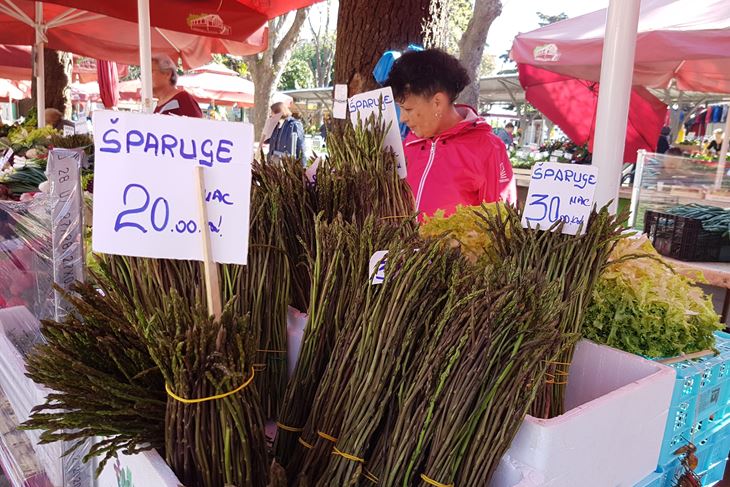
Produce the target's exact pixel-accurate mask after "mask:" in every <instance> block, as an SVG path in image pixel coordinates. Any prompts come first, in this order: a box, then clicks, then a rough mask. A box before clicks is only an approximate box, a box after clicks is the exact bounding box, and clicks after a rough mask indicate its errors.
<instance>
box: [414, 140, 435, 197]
mask: <svg viewBox="0 0 730 487" xmlns="http://www.w3.org/2000/svg"><path fill="white" fill-rule="evenodd" d="M438 141H439V139H434V140H433V143H432V144H431V153H430V154H429V156H428V163H427V164H426V169H425V170H424V171H423V176H421V182H420V183H419V185H418V194H417V195H416V210H420V209H421V197H422V196H423V188H424V186H425V185H426V178H427V177H428V173H429V172H431V166H433V160H434V158H435V156H436V143H437V142H438Z"/></svg>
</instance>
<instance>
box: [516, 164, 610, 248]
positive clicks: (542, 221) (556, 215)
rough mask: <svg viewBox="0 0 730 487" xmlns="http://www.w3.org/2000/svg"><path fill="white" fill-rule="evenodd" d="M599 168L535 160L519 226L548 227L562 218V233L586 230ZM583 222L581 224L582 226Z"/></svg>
mask: <svg viewBox="0 0 730 487" xmlns="http://www.w3.org/2000/svg"><path fill="white" fill-rule="evenodd" d="M597 182H598V168H596V167H594V166H587V165H586V166H583V165H567V164H560V163H552V162H538V163H537V164H535V166H533V168H532V175H531V176H530V189H529V192H528V195H527V201H526V203H525V212H524V215H523V217H522V226H523V227H528V226H529V227H531V228H539V229H542V230H547V229H548V228H550V227H551V226H552V225H553V224H554V223H555V222H557V221H563V222H564V225H563V233H567V234H570V235H575V234H576V233H578V229H579V228H580V229H581V234H583V233H585V230H586V228H585V227H586V224H587V223H588V218H589V217H590V214H591V211H592V210H593V197H594V193H595V191H596V183H597ZM581 225H582V227H581Z"/></svg>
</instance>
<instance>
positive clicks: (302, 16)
mask: <svg viewBox="0 0 730 487" xmlns="http://www.w3.org/2000/svg"><path fill="white" fill-rule="evenodd" d="M308 14H309V8H303V9H299V10H297V13H296V14H295V15H294V21H293V22H292V24H291V26H290V27H289V29H288V30H287V31H286V32H284V25H285V24H286V20H287V17H288V14H287V15H282V16H280V17H277V18H276V19H274V20H270V21H269V46H268V47H267V48H266V50H265V51H264V52H263V53H261V54H255V55H252V56H245V57H244V58H243V60H244V61H245V62H246V64H247V65H248V70H249V72H250V73H251V79H252V80H253V84H254V88H255V90H256V91H255V92H254V106H253V122H254V140H258V138H259V136H260V135H261V131H262V130H263V129H264V124H265V123H266V118H267V117H268V115H269V106H270V105H271V103H270V101H271V97H272V96H273V95H274V91H275V90H276V86H277V85H278V84H279V80H280V79H281V75H282V73H283V72H284V68H285V67H286V64H287V63H288V62H289V59H290V58H291V54H292V48H293V47H294V44H295V43H296V42H297V40H298V39H299V33H300V32H301V30H302V26H303V25H304V21H305V20H306V19H307V15H308Z"/></svg>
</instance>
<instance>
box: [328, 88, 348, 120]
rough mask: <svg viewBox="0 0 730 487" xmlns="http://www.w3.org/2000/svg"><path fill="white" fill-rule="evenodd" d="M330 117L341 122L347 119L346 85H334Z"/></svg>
mask: <svg viewBox="0 0 730 487" xmlns="http://www.w3.org/2000/svg"><path fill="white" fill-rule="evenodd" d="M332 116H333V117H335V118H340V119H343V120H344V119H346V118H347V85H335V99H334V103H333V105H332Z"/></svg>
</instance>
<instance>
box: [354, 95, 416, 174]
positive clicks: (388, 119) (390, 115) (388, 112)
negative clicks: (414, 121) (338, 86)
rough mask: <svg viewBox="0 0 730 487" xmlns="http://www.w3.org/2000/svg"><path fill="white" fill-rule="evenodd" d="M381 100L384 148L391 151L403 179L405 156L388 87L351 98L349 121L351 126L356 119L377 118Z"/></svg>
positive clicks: (355, 122) (393, 102) (405, 172)
mask: <svg viewBox="0 0 730 487" xmlns="http://www.w3.org/2000/svg"><path fill="white" fill-rule="evenodd" d="M381 99H382V102H383V107H382V110H383V122H384V123H385V125H386V127H389V128H388V133H387V134H385V146H386V147H390V148H391V149H393V152H394V153H395V157H396V161H397V163H398V175H399V176H400V178H401V179H403V178H405V177H406V176H407V171H406V156H405V153H404V152H403V140H402V139H401V136H400V128H399V125H398V116H397V115H396V112H395V99H394V98H393V90H392V89H391V88H390V87H389V86H388V87H386V88H381V89H379V90H373V91H368V92H365V93H360V94H359V95H355V96H353V97H351V98H350V101H349V106H350V120H351V121H352V123H353V124H357V123H358V119H360V120H365V119H366V118H368V117H369V116H370V115H371V114H373V113H374V114H375V116H376V117H377V116H378V112H379V111H380V109H381V107H380V101H381Z"/></svg>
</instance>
